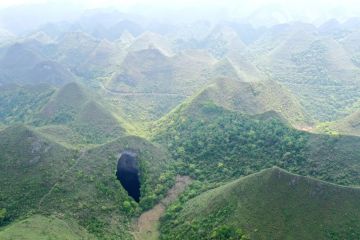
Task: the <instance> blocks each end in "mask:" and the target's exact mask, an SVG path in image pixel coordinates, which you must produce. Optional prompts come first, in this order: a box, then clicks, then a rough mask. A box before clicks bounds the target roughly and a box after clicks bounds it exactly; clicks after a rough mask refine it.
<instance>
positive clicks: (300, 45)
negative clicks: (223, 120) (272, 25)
mask: <svg viewBox="0 0 360 240" xmlns="http://www.w3.org/2000/svg"><path fill="white" fill-rule="evenodd" d="M279 29H280V28H279ZM279 29H277V31H275V30H271V31H270V33H267V34H264V35H263V36H262V38H261V39H260V40H259V41H257V42H256V43H255V44H253V45H252V47H251V49H252V54H254V56H255V58H256V60H254V61H255V62H256V63H257V64H256V65H257V66H259V67H260V68H261V69H262V70H264V71H265V72H267V73H268V75H269V76H270V77H271V78H272V79H273V80H276V81H280V82H282V83H285V84H286V85H287V87H289V88H290V90H292V91H293V93H294V94H295V95H297V96H298V97H299V99H300V100H301V103H302V105H303V106H304V107H305V109H306V110H307V112H308V113H309V114H311V115H313V116H314V118H315V119H316V120H318V121H333V120H336V119H338V118H341V117H343V116H344V115H346V109H347V108H349V107H351V106H352V105H353V104H354V103H355V102H356V101H357V100H358V99H359V97H360V95H359V84H358V81H357V78H358V75H359V73H360V72H359V69H358V68H357V67H356V66H355V65H354V64H353V61H352V60H351V55H350V54H349V53H348V52H347V51H346V50H345V49H344V47H343V46H342V45H341V43H339V42H337V41H336V40H334V39H331V38H329V37H326V36H322V35H319V34H318V33H317V30H316V29H314V28H313V27H306V28H304V27H302V28H300V29H299V27H297V26H288V28H287V29H282V30H279ZM276 42H277V44H274V43H276Z"/></svg>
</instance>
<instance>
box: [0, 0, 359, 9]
mask: <svg viewBox="0 0 360 240" xmlns="http://www.w3.org/2000/svg"><path fill="white" fill-rule="evenodd" d="M49 2H51V3H57V4H61V3H63V4H66V5H69V4H70V5H77V6H82V7H84V8H99V7H114V6H115V7H117V8H120V9H121V8H129V7H133V6H137V5H143V6H153V7H157V8H161V7H164V6H166V7H167V8H168V7H189V6H190V7H191V6H193V7H199V6H202V7H206V6H221V7H223V8H229V9H234V7H235V8H236V10H239V8H245V9H250V8H252V9H256V8H259V7H263V6H266V5H271V4H276V5H280V6H282V7H284V8H288V9H296V8H299V7H300V8H301V9H305V8H307V9H308V10H309V11H314V10H318V11H321V10H322V9H324V8H325V9H332V8H341V9H343V10H344V9H345V10H346V11H349V12H354V11H358V10H359V8H360V3H359V1H358V0H300V1H299V0H297V1H294V0H63V1H61V0H0V8H4V7H9V6H14V5H24V4H34V3H49Z"/></svg>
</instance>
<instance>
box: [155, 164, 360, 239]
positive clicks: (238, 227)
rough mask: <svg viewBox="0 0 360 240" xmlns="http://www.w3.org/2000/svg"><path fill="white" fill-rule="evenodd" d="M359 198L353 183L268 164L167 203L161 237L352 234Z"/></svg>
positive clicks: (356, 224)
mask: <svg viewBox="0 0 360 240" xmlns="http://www.w3.org/2000/svg"><path fill="white" fill-rule="evenodd" d="M359 198H360V189H358V188H347V187H341V186H338V185H333V184H328V183H326V182H321V181H318V180H315V179H312V178H307V177H301V176H298V175H293V174H290V173H288V172H286V171H283V170H281V169H279V168H271V169H267V170H264V171H261V172H259V173H256V174H253V175H250V176H248V177H244V178H241V179H239V180H236V181H234V182H231V183H228V184H226V185H224V186H221V187H219V188H215V189H213V190H210V191H208V192H205V193H203V194H201V195H200V196H198V197H195V198H194V199H191V200H189V201H188V202H187V203H185V204H184V205H183V206H182V207H180V208H176V207H174V206H173V207H170V208H169V210H168V213H167V215H166V217H165V218H163V225H162V227H161V231H162V234H163V235H162V238H161V239H218V238H216V237H220V236H222V234H228V236H230V235H232V236H234V238H232V239H269V238H271V239H288V238H291V239H313V238H316V239H358V238H359V237H360V231H359V227H360V221H359V218H358V216H359V214H360V207H359V206H360V204H359ZM259 216H261V217H259ZM180 236H181V237H180ZM223 236H226V235H223Z"/></svg>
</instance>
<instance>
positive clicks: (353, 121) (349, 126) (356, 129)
mask: <svg viewBox="0 0 360 240" xmlns="http://www.w3.org/2000/svg"><path fill="white" fill-rule="evenodd" d="M330 128H331V129H334V130H335V131H337V132H339V133H341V134H347V135H354V136H360V111H359V110H358V111H355V112H354V113H352V114H350V115H349V116H347V117H345V118H343V119H340V120H339V121H336V122H334V123H332V124H331V125H330Z"/></svg>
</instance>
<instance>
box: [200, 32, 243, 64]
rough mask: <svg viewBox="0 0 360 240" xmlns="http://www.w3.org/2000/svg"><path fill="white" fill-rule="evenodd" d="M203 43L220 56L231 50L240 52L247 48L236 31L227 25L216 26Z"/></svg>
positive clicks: (216, 55) (215, 54) (206, 47)
mask: <svg viewBox="0 0 360 240" xmlns="http://www.w3.org/2000/svg"><path fill="white" fill-rule="evenodd" d="M201 45H202V46H204V48H205V49H207V50H208V51H209V52H210V53H211V54H213V55H214V56H215V57H218V58H222V57H224V56H225V55H227V54H228V53H230V52H234V53H237V54H240V53H241V52H244V51H245V50H246V48H247V46H246V45H245V44H244V43H243V42H242V40H241V38H240V36H239V35H238V34H237V33H236V31H235V30H234V29H232V28H231V27H230V26H226V25H218V26H217V27H215V28H214V29H213V31H212V32H211V33H210V34H209V35H208V36H207V37H206V38H205V39H204V40H203V42H202V44H201Z"/></svg>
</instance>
